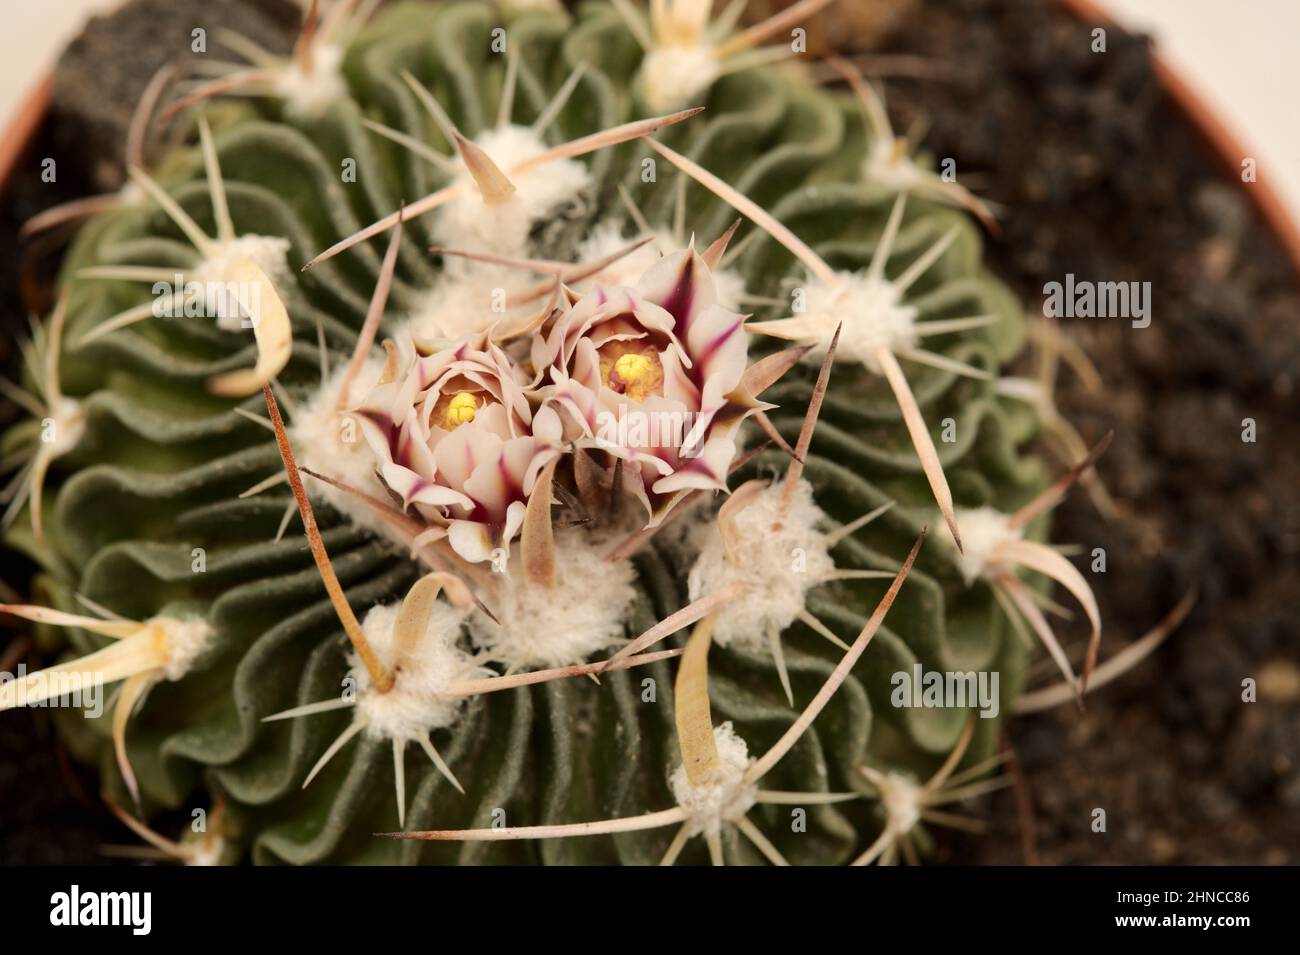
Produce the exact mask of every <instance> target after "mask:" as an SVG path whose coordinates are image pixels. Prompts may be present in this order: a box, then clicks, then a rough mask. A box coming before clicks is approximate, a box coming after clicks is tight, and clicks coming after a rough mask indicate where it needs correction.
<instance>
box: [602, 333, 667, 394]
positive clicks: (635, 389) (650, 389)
mask: <svg viewBox="0 0 1300 955" xmlns="http://www.w3.org/2000/svg"><path fill="white" fill-rule="evenodd" d="M600 374H601V378H602V379H603V380H604V382H605V384H606V385H607V386H608V387H610V388H611V389H613V390H614V391H616V392H618V393H619V394H623V395H627V397H628V398H630V399H631V400H632V401H636V402H641V401H644V400H645V399H646V398H648V397H649V396H650V395H659V394H663V389H664V366H663V363H662V362H660V360H659V351H658V349H656V348H655V347H654V346H653V345H649V344H647V343H645V342H639V341H637V342H625V341H613V342H607V343H606V344H605V345H604V346H603V347H602V348H601V349H600Z"/></svg>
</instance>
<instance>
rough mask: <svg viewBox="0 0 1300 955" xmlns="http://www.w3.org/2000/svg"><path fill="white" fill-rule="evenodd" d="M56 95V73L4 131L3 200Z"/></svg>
mask: <svg viewBox="0 0 1300 955" xmlns="http://www.w3.org/2000/svg"><path fill="white" fill-rule="evenodd" d="M53 92H54V73H53V71H50V72H47V73H46V74H45V76H44V77H42V78H41V80H40V81H39V82H38V83H37V84H36V86H35V88H33V89H32V91H31V92H30V93H28V94H27V97H26V98H25V99H24V100H23V101H22V104H21V105H20V106H19V108H18V112H17V114H16V115H15V116H14V117H13V119H11V120H10V121H9V125H8V126H6V127H5V131H4V135H3V137H0V196H3V195H4V193H5V190H6V189H7V188H8V187H9V179H10V173H12V172H13V169H14V166H16V165H17V164H18V160H19V158H21V157H22V155H23V153H24V152H26V151H27V147H28V145H30V144H31V141H32V140H33V139H34V138H35V136H36V131H37V130H38V129H40V126H41V123H42V121H44V119H45V114H46V113H48V112H49V109H50V98H51V96H52V95H53Z"/></svg>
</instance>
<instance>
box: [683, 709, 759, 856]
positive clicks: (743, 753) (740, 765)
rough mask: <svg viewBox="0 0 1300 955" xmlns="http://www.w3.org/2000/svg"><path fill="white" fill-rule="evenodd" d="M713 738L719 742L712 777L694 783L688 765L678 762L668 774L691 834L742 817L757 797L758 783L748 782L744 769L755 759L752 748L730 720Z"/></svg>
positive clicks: (713, 829)
mask: <svg viewBox="0 0 1300 955" xmlns="http://www.w3.org/2000/svg"><path fill="white" fill-rule="evenodd" d="M713 739H714V741H715V742H716V743H717V746H718V767H717V770H716V772H715V773H714V775H713V778H712V779H710V780H708V781H707V782H705V783H703V784H702V785H700V786H692V785H691V781H690V779H688V778H687V776H686V767H685V766H678V767H677V768H676V769H675V770H673V773H672V775H671V776H669V777H668V785H669V786H671V787H672V790H673V797H674V798H675V799H676V800H677V804H678V805H679V806H681V807H682V808H683V809H685V810H686V812H687V814H688V817H687V820H686V825H687V832H688V833H689V834H690V835H692V836H698V835H701V834H702V833H717V832H719V831H720V830H721V829H722V824H723V823H724V822H735V821H736V820H738V819H740V818H741V817H742V816H744V815H745V813H747V812H749V810H750V809H751V808H752V807H753V805H754V803H755V802H757V800H758V784H757V783H747V782H745V770H747V769H748V768H749V766H750V764H751V763H752V762H753V760H752V759H750V758H749V748H748V747H747V746H746V745H745V741H744V740H743V739H741V738H740V737H739V736H737V735H736V731H735V730H734V729H733V728H732V726H731V722H730V721H728V722H726V723H723V724H722V725H721V726H715V727H713Z"/></svg>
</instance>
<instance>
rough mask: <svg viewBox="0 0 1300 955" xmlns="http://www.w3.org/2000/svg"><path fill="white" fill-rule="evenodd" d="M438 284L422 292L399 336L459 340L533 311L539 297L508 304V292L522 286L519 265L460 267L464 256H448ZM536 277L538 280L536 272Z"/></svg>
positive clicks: (399, 329) (533, 312) (524, 282)
mask: <svg viewBox="0 0 1300 955" xmlns="http://www.w3.org/2000/svg"><path fill="white" fill-rule="evenodd" d="M448 262H449V265H448V267H447V269H446V270H445V271H444V272H443V274H442V277H441V278H440V279H439V281H438V284H437V285H435V286H434V287H433V288H432V289H429V290H428V291H427V292H423V293H422V294H421V295H420V297H419V299H418V300H417V302H416V304H415V308H414V309H413V310H412V311H411V313H410V315H408V316H407V318H406V320H405V322H403V323H402V325H401V327H400V328H398V330H397V334H398V336H399V337H402V336H406V335H409V336H411V337H412V338H414V339H416V340H417V341H428V340H429V339H435V338H444V339H448V340H451V341H459V340H460V339H462V338H466V337H468V336H470V335H473V334H476V333H478V332H482V331H486V330H487V329H488V328H490V327H492V326H493V325H495V324H496V323H498V322H505V323H506V325H507V326H512V325H514V324H515V323H516V322H517V321H522V320H523V319H524V318H525V317H526V316H528V315H532V314H536V312H537V311H538V309H540V308H541V306H542V304H543V303H542V301H541V300H538V301H536V302H533V303H530V304H528V305H524V306H516V307H514V308H507V307H506V305H505V300H506V297H507V295H508V293H509V292H510V291H512V290H514V289H518V288H521V287H524V286H525V285H527V284H528V281H530V280H529V279H527V278H525V279H524V281H522V282H521V280H520V276H521V275H525V273H522V272H520V271H519V270H518V269H504V268H498V267H495V266H490V265H478V264H476V265H475V266H474V267H473V268H472V269H468V270H467V269H465V268H464V267H463V264H458V263H463V260H460V259H449V260H448ZM533 280H535V281H541V277H540V276H538V277H536V278H535V279H533Z"/></svg>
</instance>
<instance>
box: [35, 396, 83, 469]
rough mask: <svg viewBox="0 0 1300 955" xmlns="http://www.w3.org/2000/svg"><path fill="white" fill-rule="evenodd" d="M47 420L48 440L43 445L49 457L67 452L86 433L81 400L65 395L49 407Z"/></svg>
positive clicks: (55, 456)
mask: <svg viewBox="0 0 1300 955" xmlns="http://www.w3.org/2000/svg"><path fill="white" fill-rule="evenodd" d="M48 421H49V422H50V428H49V434H50V440H49V442H48V443H46V444H45V447H46V448H48V449H49V451H48V452H47V453H48V454H49V456H50V457H51V458H57V457H60V456H62V455H64V454H67V453H68V452H69V451H71V450H72V449H73V448H75V447H76V446H77V445H78V443H80V441H81V438H82V436H83V435H84V434H85V433H86V415H85V412H83V411H82V410H81V402H79V401H77V400H76V399H74V398H69V397H67V396H66V395H65V396H61V397H60V398H59V400H58V401H57V402H55V403H54V404H53V405H52V406H51V407H50V409H49V417H48ZM42 431H43V432H44V428H42ZM43 437H44V434H42V438H43Z"/></svg>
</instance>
